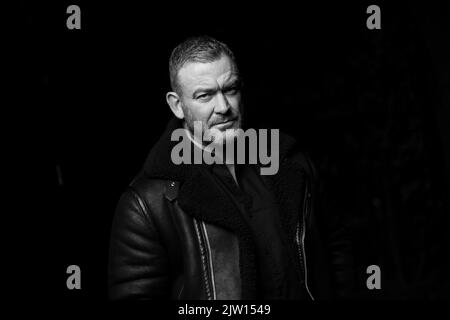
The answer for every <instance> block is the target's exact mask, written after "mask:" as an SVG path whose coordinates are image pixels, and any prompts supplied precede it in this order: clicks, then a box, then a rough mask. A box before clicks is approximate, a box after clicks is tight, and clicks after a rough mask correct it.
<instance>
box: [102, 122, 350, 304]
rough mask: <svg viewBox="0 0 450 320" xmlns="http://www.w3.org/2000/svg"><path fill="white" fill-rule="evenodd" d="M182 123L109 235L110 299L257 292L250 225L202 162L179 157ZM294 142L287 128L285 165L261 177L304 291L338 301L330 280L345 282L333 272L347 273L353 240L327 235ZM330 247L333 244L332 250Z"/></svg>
mask: <svg viewBox="0 0 450 320" xmlns="http://www.w3.org/2000/svg"><path fill="white" fill-rule="evenodd" d="M179 126H180V123H179V122H178V121H177V120H176V119H173V120H171V121H170V122H169V125H168V127H167V130H166V131H165V133H164V134H163V135H162V137H161V138H160V140H159V141H158V142H157V144H156V145H155V146H154V147H153V149H152V151H151V152H150V154H149V156H148V158H147V160H146V163H145V165H144V167H143V170H142V171H141V172H140V173H139V174H138V175H137V176H136V178H135V179H134V180H133V181H132V182H131V184H130V185H129V187H128V188H127V190H126V191H125V192H124V193H123V195H122V197H121V198H120V201H119V203H118V206H117V210H116V213H115V216H114V220H113V225H112V232H111V243H110V254H109V268H108V269H109V270H108V276H109V295H110V298H111V299H193V300H197V299H254V298H255V297H256V290H257V288H256V277H257V276H256V268H255V264H256V257H255V247H254V243H253V241H252V236H251V233H250V230H249V227H248V226H247V225H246V223H245V221H244V220H243V218H242V217H241V216H240V214H239V213H238V212H239V211H238V210H236V208H235V207H234V204H233V203H232V202H230V201H227V200H226V198H225V197H224V195H223V194H222V193H221V192H219V191H218V190H216V189H215V188H214V186H213V185H211V184H208V180H207V179H206V177H205V175H204V171H203V170H202V168H201V166H202V165H184V164H181V165H174V164H173V163H172V161H171V159H170V151H171V149H172V146H173V145H174V144H175V142H172V141H170V135H171V133H172V131H173V130H174V129H175V128H178V127H179ZM294 147H295V141H294V140H293V139H292V138H291V137H289V136H286V135H283V134H280V167H279V171H278V173H277V174H276V175H273V176H263V177H264V179H266V182H267V183H268V184H269V185H270V186H271V187H272V190H273V192H274V194H275V196H276V199H277V202H278V204H279V207H280V208H281V210H280V211H281V215H282V217H281V219H282V222H283V226H284V228H285V231H286V234H287V236H288V239H289V243H290V245H291V248H290V249H292V252H296V255H297V258H298V259H296V260H295V261H296V265H297V270H298V272H299V275H300V278H301V279H302V283H303V285H304V288H305V290H306V291H305V292H307V294H306V295H305V296H306V297H308V298H309V299H314V298H331V297H333V294H334V293H333V290H332V285H331V284H332V283H339V282H343V281H345V280H342V279H341V280H337V281H331V280H332V279H331V278H332V277H333V276H334V275H337V277H338V278H339V277H341V278H343V277H342V276H341V275H340V274H342V270H343V268H344V267H343V264H344V263H345V262H344V261H346V259H343V256H344V255H345V248H344V247H345V246H343V244H347V243H346V242H343V241H342V240H341V239H337V240H336V239H335V240H334V241H335V243H334V244H331V245H329V244H327V243H323V241H322V240H321V237H320V234H319V231H318V230H317V228H316V227H315V223H314V215H313V214H312V211H313V207H314V206H313V203H314V201H313V200H314V198H315V183H314V176H315V175H314V168H313V167H312V166H311V164H310V162H309V161H308V160H307V158H306V157H305V156H303V155H302V154H301V153H298V152H295V148H294ZM327 238H328V239H330V237H327ZM336 243H338V244H340V246H338V245H336ZM324 244H325V246H324ZM326 248H333V252H332V253H331V255H329V254H328V250H327V249H326ZM327 256H331V257H332V258H331V259H329V258H327ZM337 264H339V266H337V268H335V267H336V265H337ZM333 268H334V269H337V270H338V271H337V272H333ZM344 269H345V268H344ZM330 276H331V277H330ZM341 291H342V290H341ZM335 292H338V293H339V292H340V291H339V290H338V291H336V290H335Z"/></svg>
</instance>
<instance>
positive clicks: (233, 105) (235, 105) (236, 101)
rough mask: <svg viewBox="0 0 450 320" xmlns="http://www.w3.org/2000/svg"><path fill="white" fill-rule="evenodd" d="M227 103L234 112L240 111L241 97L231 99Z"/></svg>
mask: <svg viewBox="0 0 450 320" xmlns="http://www.w3.org/2000/svg"><path fill="white" fill-rule="evenodd" d="M228 101H229V103H230V105H231V108H233V110H235V112H239V111H240V106H241V96H240V95H237V96H235V97H232V98H230V99H229V100H228Z"/></svg>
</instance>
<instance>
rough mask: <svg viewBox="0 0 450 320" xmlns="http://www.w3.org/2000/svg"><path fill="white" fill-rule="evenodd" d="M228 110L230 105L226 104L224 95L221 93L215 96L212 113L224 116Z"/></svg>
mask: <svg viewBox="0 0 450 320" xmlns="http://www.w3.org/2000/svg"><path fill="white" fill-rule="evenodd" d="M228 109H230V104H229V103H228V100H227V98H226V97H225V95H224V94H223V93H222V92H219V93H218V94H217V98H216V104H215V106H214V112H215V113H221V114H225V113H227V112H228Z"/></svg>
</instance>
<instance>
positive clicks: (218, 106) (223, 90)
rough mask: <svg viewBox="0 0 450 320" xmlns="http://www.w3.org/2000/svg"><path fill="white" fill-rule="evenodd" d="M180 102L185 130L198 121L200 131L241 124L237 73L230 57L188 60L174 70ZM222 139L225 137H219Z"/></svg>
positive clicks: (191, 127)
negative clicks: (212, 59) (178, 87)
mask: <svg viewBox="0 0 450 320" xmlns="http://www.w3.org/2000/svg"><path fill="white" fill-rule="evenodd" d="M178 81H179V84H180V88H181V91H182V93H181V97H180V98H181V103H182V108H183V113H184V119H185V121H186V125H187V127H188V129H189V130H190V131H191V132H193V129H194V121H201V123H202V129H203V133H205V132H206V133H207V134H208V133H210V132H211V130H216V132H219V133H220V134H221V135H222V137H225V130H227V129H238V128H240V127H241V121H242V119H241V112H242V105H241V93H240V85H239V81H240V79H239V75H238V73H237V70H236V68H235V66H234V64H233V62H232V61H231V59H230V58H229V57H228V56H226V55H222V57H221V58H220V59H218V60H215V61H213V62H208V63H201V62H188V63H187V64H186V65H184V66H183V68H181V69H180V70H179V72H178ZM223 141H225V140H223Z"/></svg>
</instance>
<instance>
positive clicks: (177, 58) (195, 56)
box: [169, 36, 237, 94]
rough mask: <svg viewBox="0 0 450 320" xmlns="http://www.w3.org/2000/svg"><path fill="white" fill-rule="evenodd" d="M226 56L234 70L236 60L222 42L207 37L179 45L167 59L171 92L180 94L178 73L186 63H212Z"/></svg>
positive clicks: (192, 38)
mask: <svg viewBox="0 0 450 320" xmlns="http://www.w3.org/2000/svg"><path fill="white" fill-rule="evenodd" d="M222 55H226V56H228V57H229V58H230V59H231V61H233V64H234V66H235V68H237V64H236V59H235V57H234V54H233V52H232V51H231V50H230V48H229V47H228V46H227V45H226V44H225V43H223V42H220V41H218V40H216V39H214V38H212V37H209V36H199V37H191V38H188V39H186V40H185V41H183V42H182V43H180V44H179V45H178V46H177V47H176V48H175V49H173V51H172V54H171V55H170V59H169V75H170V85H171V87H172V90H173V91H175V92H177V93H178V94H181V90H180V85H179V83H178V71H179V70H180V69H181V68H182V67H183V66H184V65H185V64H186V63H187V62H203V63H206V62H213V61H216V60H218V59H220V58H221V57H222Z"/></svg>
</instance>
